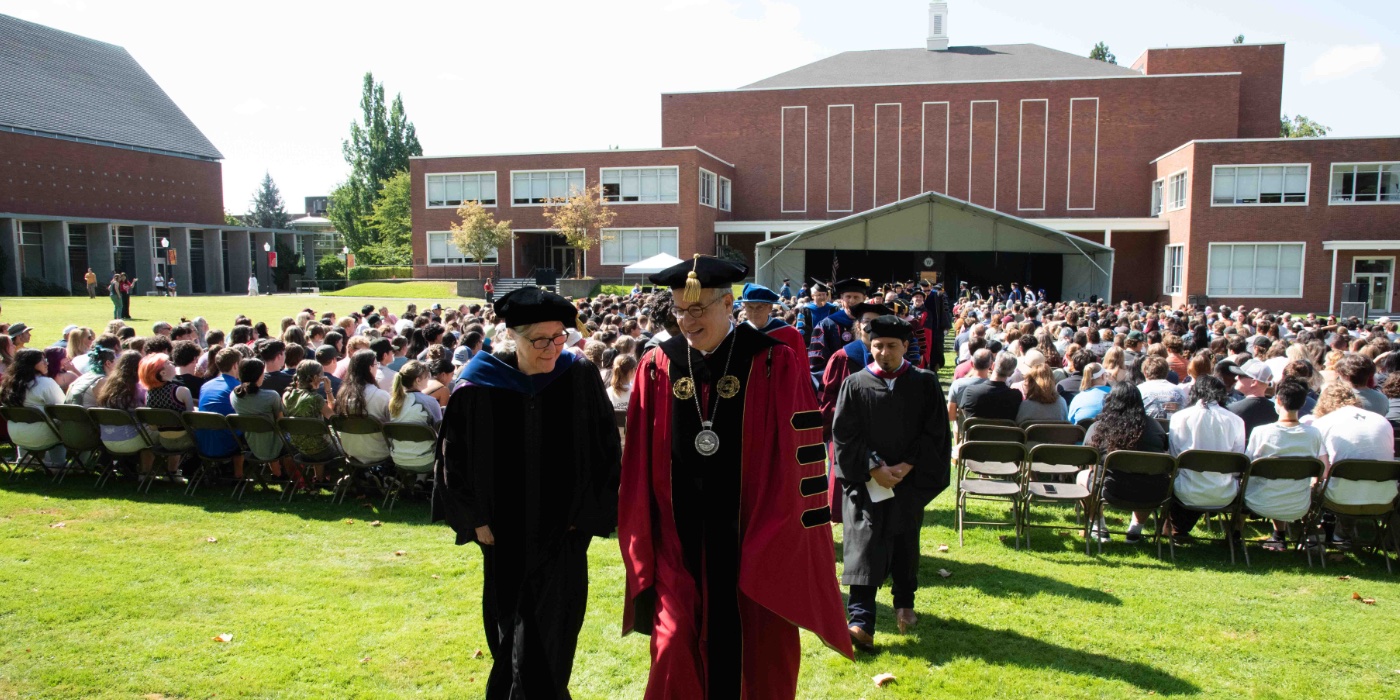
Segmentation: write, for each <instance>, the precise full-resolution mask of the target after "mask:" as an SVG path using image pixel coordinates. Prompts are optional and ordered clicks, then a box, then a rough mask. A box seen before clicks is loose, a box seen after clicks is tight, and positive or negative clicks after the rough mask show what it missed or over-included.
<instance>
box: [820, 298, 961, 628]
mask: <svg viewBox="0 0 1400 700" xmlns="http://www.w3.org/2000/svg"><path fill="white" fill-rule="evenodd" d="M912 332H913V326H911V325H910V324H909V322H908V321H905V320H903V319H901V318H898V317H895V316H879V317H877V318H874V319H872V320H869V321H866V322H865V337H866V338H867V339H868V340H869V343H870V355H871V358H872V362H871V363H870V364H869V365H867V366H866V367H865V369H863V370H861V371H859V372H856V373H855V374H852V375H851V376H849V377H847V378H846V380H845V382H843V383H842V385H841V393H840V395H839V396H838V398H837V400H836V414H835V417H834V418H833V422H832V435H833V437H834V438H835V443H836V467H837V470H838V472H839V477H840V480H841V489H842V497H843V501H842V508H841V518H842V521H843V523H844V530H843V533H842V541H843V545H844V550H845V555H844V562H845V568H844V570H843V571H842V575H841V583H843V584H845V585H847V586H850V587H851V593H850V597H849V599H848V601H847V605H846V611H847V615H848V622H849V625H850V626H849V630H850V633H851V641H852V642H853V643H854V644H855V645H856V646H857V647H858V648H862V649H865V650H867V651H869V650H872V649H873V648H874V645H875V591H876V589H878V588H879V587H880V585H881V584H882V583H884V581H885V578H886V577H891V578H893V585H892V588H893V590H892V593H893V594H894V608H895V621H896V623H897V624H898V625H899V631H900V632H901V633H903V632H908V630H909V629H910V628H911V627H913V626H914V625H915V624H916V623H917V622H918V616H917V615H915V614H914V590H915V589H916V588H918V585H919V581H918V572H919V529H920V527H921V526H922V525H923V515H924V508H925V507H927V506H928V504H929V502H930V501H932V500H933V499H934V497H936V496H937V495H938V494H939V493H940V492H942V491H943V489H945V488H947V487H948V479H949V475H948V458H949V455H950V454H951V451H952V443H951V441H950V438H949V435H948V416H947V413H946V409H945V403H944V398H943V389H942V387H941V386H939V383H938V375H937V374H935V373H934V372H930V371H928V370H924V369H919V368H917V367H913V366H911V365H910V364H909V361H908V360H905V359H904V353H905V351H906V350H908V344H909V337H910V335H911V334H912Z"/></svg>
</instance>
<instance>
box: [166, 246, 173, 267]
mask: <svg viewBox="0 0 1400 700" xmlns="http://www.w3.org/2000/svg"><path fill="white" fill-rule="evenodd" d="M165 264H167V265H174V264H175V249H174V248H166V249H165Z"/></svg>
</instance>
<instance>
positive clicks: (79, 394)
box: [63, 345, 117, 408]
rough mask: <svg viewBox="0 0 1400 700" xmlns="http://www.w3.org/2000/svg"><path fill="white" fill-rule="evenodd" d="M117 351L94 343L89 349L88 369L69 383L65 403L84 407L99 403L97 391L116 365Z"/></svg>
mask: <svg viewBox="0 0 1400 700" xmlns="http://www.w3.org/2000/svg"><path fill="white" fill-rule="evenodd" d="M116 362H117V353H116V352H114V351H113V350H112V349H111V348H107V347H103V346H101V345H94V346H92V349H90V350H88V362H87V367H88V371H87V372H85V373H83V375H82V376H80V377H78V378H77V379H75V380H73V383H72V384H69V385H68V396H67V397H66V398H64V400H63V403H66V404H72V405H74V406H82V407H83V408H92V407H94V406H96V405H97V393H98V392H99V391H101V390H102V385H103V384H104V383H105V382H106V381H107V375H108V374H110V373H111V371H112V368H113V367H114V366H115V365H116Z"/></svg>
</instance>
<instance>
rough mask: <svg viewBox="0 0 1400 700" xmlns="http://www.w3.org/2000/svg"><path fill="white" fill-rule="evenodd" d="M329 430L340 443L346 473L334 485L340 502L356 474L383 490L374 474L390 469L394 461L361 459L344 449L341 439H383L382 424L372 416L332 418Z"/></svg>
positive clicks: (342, 501)
mask: <svg viewBox="0 0 1400 700" xmlns="http://www.w3.org/2000/svg"><path fill="white" fill-rule="evenodd" d="M331 428H332V429H333V430H334V433H335V436H336V440H337V441H338V442H340V452H341V454H343V455H345V464H346V468H347V472H348V473H347V474H346V475H345V476H343V477H341V478H340V479H339V480H338V481H336V484H335V491H336V493H338V494H339V496H340V502H341V503H344V502H345V494H347V493H348V492H349V491H350V486H351V483H352V482H353V481H354V477H355V476H356V475H357V474H363V475H364V476H365V477H366V478H367V479H368V480H370V481H371V482H374V483H375V484H376V485H377V486H378V487H379V489H380V490H381V491H383V490H385V488H384V482H383V480H382V479H380V478H379V477H378V476H377V475H376V474H375V472H376V471H377V470H381V469H383V468H385V467H389V468H392V467H393V466H394V460H393V459H392V458H391V457H388V456H386V457H384V458H383V459H362V458H361V457H360V456H358V455H354V454H351V453H350V451H349V450H347V449H345V442H344V440H343V439H342V436H344V435H377V436H379V437H380V438H381V439H383V436H384V424H383V423H380V422H379V419H378V418H374V417H372V416H332V417H331ZM385 447H388V443H387V442H385ZM386 452H387V450H386Z"/></svg>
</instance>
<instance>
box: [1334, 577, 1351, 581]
mask: <svg viewBox="0 0 1400 700" xmlns="http://www.w3.org/2000/svg"><path fill="white" fill-rule="evenodd" d="M1337 580H1338V581H1350V580H1351V577H1350V576H1338V577H1337Z"/></svg>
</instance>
